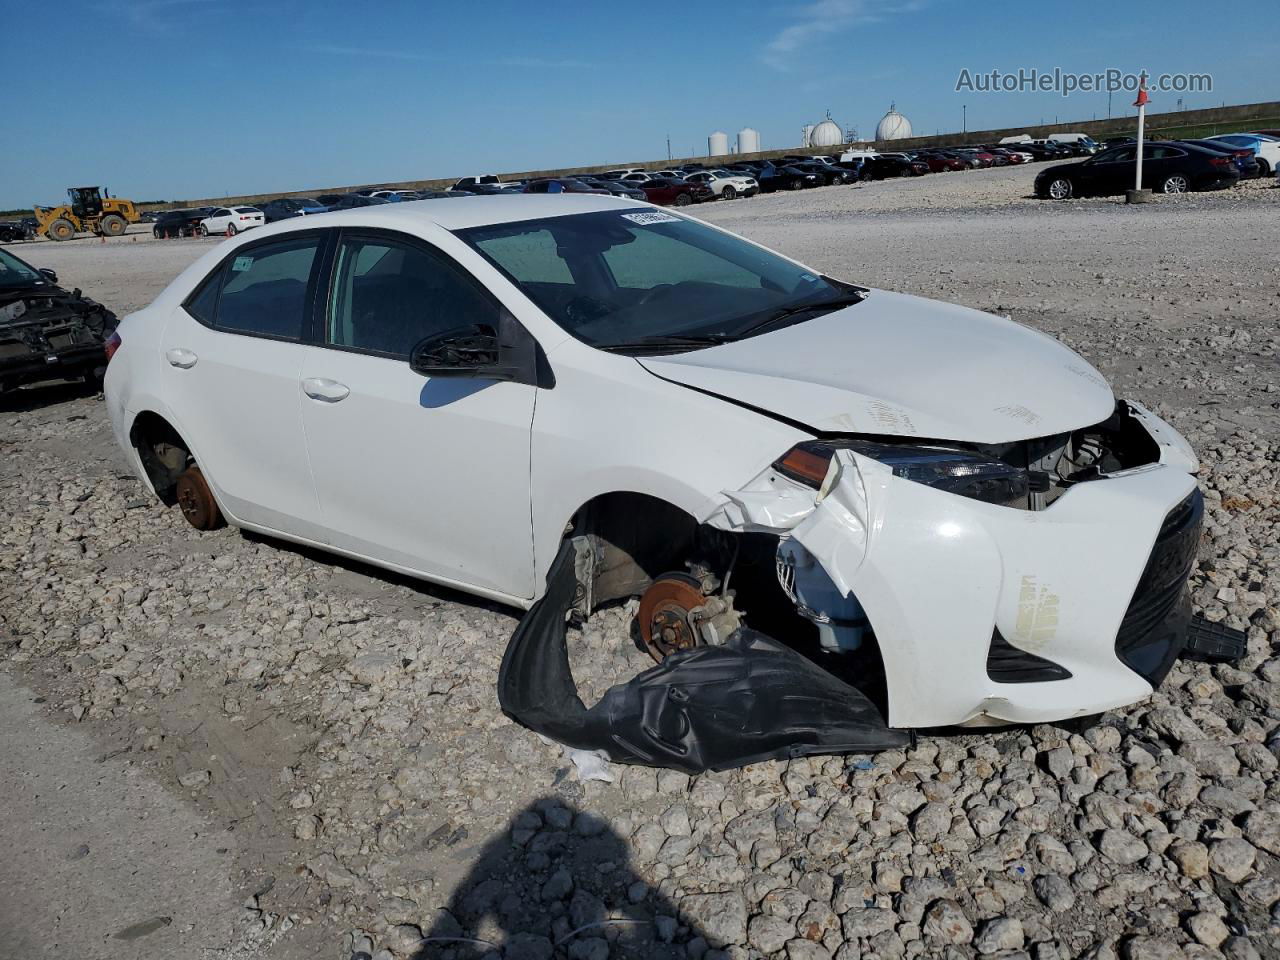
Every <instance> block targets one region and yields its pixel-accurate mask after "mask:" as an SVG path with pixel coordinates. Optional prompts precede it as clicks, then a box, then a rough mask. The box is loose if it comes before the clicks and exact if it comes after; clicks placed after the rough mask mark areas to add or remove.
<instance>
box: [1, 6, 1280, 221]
mask: <svg viewBox="0 0 1280 960" xmlns="http://www.w3.org/2000/svg"><path fill="white" fill-rule="evenodd" d="M614 9H616V10H617V12H611V11H612V10H614ZM1260 10H1261V8H1257V7H1240V8H1238V9H1237V8H1232V11H1231V12H1229V13H1227V14H1226V15H1224V16H1216V15H1212V14H1211V13H1209V12H1207V10H1206V8H1205V6H1204V4H1203V3H1202V2H1199V0H1195V2H1193V0H1165V2H1161V3H1151V2H1131V3H1115V2H1095V0H1078V2H1075V3H1072V4H1068V5H1066V6H1063V5H1061V4H1058V5H1048V6H1046V5H1044V4H1038V3H1019V4H1011V3H1005V2H997V3H991V2H975V0H815V2H801V3H794V4H785V3H755V2H748V0H742V2H736V3H728V2H720V0H707V2H704V3H702V4H700V5H685V4H682V3H672V4H661V3H658V4H653V3H650V4H635V3H629V4H624V5H618V6H617V7H616V8H615V7H614V6H613V5H611V4H600V3H583V2H580V0H579V2H576V3H561V2H552V0H548V2H543V3H540V4H537V5H533V4H527V3H525V4H521V3H508V2H501V0H496V2H495V0H488V2H473V3H456V2H455V3H448V4H444V3H435V2H395V0H387V2H380V0H368V2H365V3H363V4H358V3H351V2H344V3H330V2H327V0H312V2H303V0H258V2H243V0H92V2H77V0H54V2H46V3H44V4H32V3H30V2H29V0H0V23H3V24H4V25H5V30H4V35H5V40H6V42H5V43H4V45H3V47H4V50H5V51H6V53H5V58H6V61H7V62H8V63H9V64H11V65H12V64H15V63H16V64H17V65H18V67H17V69H16V70H7V71H6V75H5V79H4V81H3V84H4V89H5V91H6V93H7V98H6V99H7V102H8V106H9V109H8V110H7V111H6V115H7V118H8V120H9V122H8V123H6V124H5V128H6V130H7V131H8V136H6V138H5V148H4V150H3V151H0V208H8V207H19V206H25V205H28V204H30V203H31V202H32V201H40V202H50V201H55V200H57V199H59V198H60V197H62V196H63V192H64V190H65V188H66V187H67V186H70V185H73V184H83V183H97V184H102V185H105V186H107V187H109V188H110V189H111V190H112V192H113V193H117V194H119V195H121V196H129V197H133V198H134V199H139V200H149V199H182V198H194V197H204V196H218V195H225V194H237V193H249V192H265V191H274V190H281V191H283V190H290V189H304V188H311V187H325V186H337V185H358V184H364V183H376V182H382V181H393V180H407V179H422V178H427V177H437V176H454V175H457V176H462V175H465V174H469V173H473V172H488V171H505V170H519V169H533V168H538V167H551V166H565V165H576V164H589V163H605V162H614V161H616V162H624V161H635V160H645V159H653V158H658V157H661V156H662V155H663V154H664V153H665V151H666V138H667V136H668V134H669V135H670V137H671V149H672V152H673V153H674V154H675V155H676V156H686V155H689V154H690V153H700V152H705V150H706V137H707V134H708V133H710V132H711V131H712V130H715V129H721V130H725V131H727V132H728V133H730V135H732V134H734V133H735V132H736V131H737V130H738V129H740V128H741V127H743V126H748V125H749V126H752V127H755V128H756V129H758V130H759V131H760V133H761V138H762V142H763V146H764V147H766V148H769V147H786V146H793V145H795V144H796V143H797V142H798V140H799V130H800V127H801V125H802V124H804V123H806V122H814V121H816V120H819V119H821V118H822V116H823V115H824V113H825V112H826V111H827V110H830V111H831V114H832V116H833V117H834V118H835V119H836V120H837V121H838V122H839V123H840V124H841V125H842V126H845V127H857V128H858V130H859V131H861V132H863V133H864V134H870V133H871V132H872V131H873V130H874V128H875V124H876V122H877V120H878V119H879V118H880V116H881V115H882V114H883V113H884V112H885V110H886V108H887V107H888V106H889V103H890V101H896V102H897V105H898V108H899V110H901V111H902V112H903V113H904V114H906V115H907V116H908V117H909V118H910V119H911V121H912V123H913V124H914V126H915V128H916V131H917V132H921V133H932V132H934V131H935V130H943V131H946V130H958V129H959V128H960V124H961V113H962V109H961V108H962V104H963V105H967V108H968V109H967V116H968V125H969V129H980V128H988V127H997V126H1012V125H1016V124H1019V123H1035V122H1038V121H1040V120H1041V119H1042V118H1043V119H1044V120H1045V121H1048V122H1052V120H1053V118H1055V117H1058V118H1060V119H1062V120H1064V121H1065V120H1068V119H1088V118H1090V117H1092V116H1095V115H1097V116H1105V115H1106V111H1107V96H1106V94H1105V93H1090V94H1075V95H1073V96H1071V97H1069V98H1065V99H1064V98H1062V97H1061V96H1058V95H1056V94H1047V93H998V94H990V93H988V94H982V93H972V92H970V93H966V94H961V93H956V92H955V84H956V78H957V76H958V75H959V73H960V71H961V69H963V68H968V69H969V70H971V71H973V72H975V73H977V72H985V71H990V70H992V69H1000V70H1002V71H1007V72H1013V71H1016V70H1017V69H1018V68H1019V67H1036V68H1040V69H1047V70H1052V69H1053V68H1054V67H1061V68H1062V69H1064V70H1069V71H1075V72H1079V73H1084V72H1092V71H1100V70H1105V69H1106V68H1108V67H1119V68H1123V69H1133V70H1137V69H1139V68H1145V69H1148V70H1150V71H1152V72H1176V71H1187V72H1207V73H1211V74H1212V75H1213V78H1214V90H1213V92H1212V93H1211V94H1189V95H1187V96H1186V106H1187V107H1198V106H1211V105H1216V104H1220V103H1222V102H1223V101H1225V102H1227V103H1238V102H1253V101H1262V100H1274V99H1280V79H1278V77H1280V75H1278V72H1277V69H1276V67H1277V64H1278V63H1280V39H1278V38H1280V34H1278V33H1277V32H1276V31H1275V30H1273V29H1266V30H1263V29H1257V24H1254V26H1253V27H1251V26H1250V24H1251V23H1253V21H1254V20H1255V19H1256V18H1257V17H1258V16H1262V18H1263V21H1266V22H1267V23H1271V19H1270V15H1269V14H1266V13H1260V12H1259V11H1260ZM116 38H121V39H120V40H119V41H117V40H116ZM1131 99H1132V97H1126V96H1122V95H1119V94H1117V95H1116V97H1115V108H1114V109H1115V111H1116V112H1119V111H1120V110H1121V109H1122V104H1127V103H1128V101H1130V100H1131ZM1175 100H1176V96H1174V95H1166V96H1163V97H1159V96H1158V97H1157V98H1156V100H1155V102H1154V104H1153V109H1172V108H1173V106H1174V101H1175Z"/></svg>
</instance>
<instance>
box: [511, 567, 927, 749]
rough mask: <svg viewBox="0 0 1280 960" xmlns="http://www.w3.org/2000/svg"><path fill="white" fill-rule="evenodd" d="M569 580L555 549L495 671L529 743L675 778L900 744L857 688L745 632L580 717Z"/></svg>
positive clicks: (904, 737) (642, 676)
mask: <svg viewBox="0 0 1280 960" xmlns="http://www.w3.org/2000/svg"><path fill="white" fill-rule="evenodd" d="M576 586H577V581H576V579H575V575H574V553H573V547H572V544H571V543H570V542H566V543H565V544H564V545H563V546H562V547H561V549H560V552H559V553H558V554H557V555H556V559H555V561H554V562H553V563H552V565H551V570H550V571H549V573H548V574H547V592H546V594H545V595H544V596H543V597H542V599H541V600H539V601H538V602H537V603H536V604H534V605H533V607H531V608H530V610H529V612H528V613H527V614H526V615H525V617H524V619H522V620H521V621H520V624H519V626H518V627H517V628H516V631H515V633H514V634H512V637H511V642H510V643H509V644H508V646H507V651H506V654H505V656H504V657H503V660H502V668H501V670H500V671H499V673H498V701H499V703H501V705H502V710H503V712H504V713H505V714H506V715H507V716H508V717H510V718H511V719H512V720H515V721H516V722H517V723H520V724H522V725H523V726H526V727H528V728H529V729H530V730H533V731H535V732H537V733H541V734H543V735H545V736H548V737H550V738H552V739H553V740H557V741H559V742H560V743H563V744H565V745H567V746H569V747H573V748H575V749H579V750H602V751H604V752H605V754H607V755H608V757H609V758H610V759H611V760H613V761H615V762H618V763H637V764H645V765H648V766H656V767H671V768H674V769H677V770H683V771H684V772H686V773H701V772H702V771H704V770H725V769H729V768H731V767H739V766H743V765H745V764H748V763H755V762H757V761H760V760H769V759H782V758H788V757H799V756H808V755H811V754H838V753H861V752H870V751H875V750H885V749H889V748H892V747H902V746H906V745H907V744H908V743H909V742H910V734H909V733H908V732H907V731H904V730H893V729H890V728H889V727H888V726H886V724H885V722H884V719H883V718H882V717H881V715H880V712H879V710H877V709H876V707H875V705H874V704H873V703H872V702H871V701H870V700H869V699H868V698H867V697H866V696H865V695H864V694H862V693H861V692H860V691H859V690H857V689H856V688H854V687H852V686H850V685H849V684H847V683H845V682H844V681H842V680H840V679H838V678H837V677H835V676H833V675H832V674H830V673H828V672H827V671H826V670H823V669H822V668H821V667H819V666H818V665H816V664H814V663H812V662H810V661H809V660H807V659H805V658H804V657H803V656H801V655H800V654H798V653H796V652H795V651H794V650H792V649H790V648H789V647H786V646H784V645H783V644H781V643H779V642H778V641H776V640H774V639H773V638H772V637H768V636H766V635H765V634H762V633H758V632H756V631H754V630H749V629H746V628H743V629H740V630H738V631H736V632H735V633H734V634H733V635H732V636H731V637H730V638H729V640H728V642H727V643H726V644H725V645H724V646H700V647H694V648H692V649H689V650H684V651H681V652H679V653H676V654H673V655H672V656H669V657H667V658H666V659H665V660H664V661H663V662H662V663H660V664H658V665H656V666H654V667H651V668H650V669H648V670H645V671H644V672H642V673H639V674H637V675H636V676H635V677H633V678H632V679H631V680H629V681H628V682H626V683H622V684H618V685H616V686H613V687H610V688H609V689H608V690H607V691H605V694H604V696H603V697H601V699H600V702H599V703H597V704H596V705H595V706H593V707H591V708H589V709H588V708H587V707H586V706H585V705H584V704H583V703H582V699H581V698H580V697H579V696H578V690H577V686H576V685H575V684H574V682H573V675H572V673H571V672H570V668H569V653H568V647H567V646H566V642H565V638H566V630H567V623H566V614H567V613H568V610H569V608H570V606H571V605H572V603H573V598H574V593H575V589H576Z"/></svg>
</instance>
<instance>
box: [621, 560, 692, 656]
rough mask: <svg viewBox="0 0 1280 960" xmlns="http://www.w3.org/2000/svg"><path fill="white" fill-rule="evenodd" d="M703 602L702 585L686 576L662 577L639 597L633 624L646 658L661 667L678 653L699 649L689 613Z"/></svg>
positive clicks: (678, 574)
mask: <svg viewBox="0 0 1280 960" xmlns="http://www.w3.org/2000/svg"><path fill="white" fill-rule="evenodd" d="M705 602H706V597H705V596H704V595H703V593H702V585H701V583H699V581H698V580H696V579H695V578H693V577H691V576H689V575H688V574H687V573H664V574H662V575H661V576H659V577H657V578H656V579H655V580H654V581H653V583H652V584H650V586H649V589H648V590H646V591H645V592H644V593H643V594H642V595H641V597H640V609H639V611H637V613H636V620H637V621H638V622H639V625H640V637H641V639H642V640H644V645H645V649H647V650H648V651H649V656H651V657H653V659H654V660H655V661H657V662H658V663H661V662H662V661H663V660H664V659H665V658H666V657H668V656H670V655H671V654H673V653H675V652H677V651H679V650H688V649H690V648H691V647H695V646H697V645H698V643H699V640H698V635H697V633H696V632H695V630H694V628H693V626H692V625H691V624H690V623H689V611H690V610H693V609H694V608H695V607H700V606H702V605H703V604H704V603H705Z"/></svg>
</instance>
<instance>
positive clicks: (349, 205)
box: [321, 193, 390, 210]
mask: <svg viewBox="0 0 1280 960" xmlns="http://www.w3.org/2000/svg"><path fill="white" fill-rule="evenodd" d="M321 199H323V198H321ZM384 203H390V201H389V200H383V199H382V198H381V197H363V196H361V195H360V194H358V193H348V194H344V195H343V196H340V197H338V198H337V199H335V200H334V201H333V203H326V204H325V209H327V210H354V209H355V208H356V207H377V206H381V205H382V204H384Z"/></svg>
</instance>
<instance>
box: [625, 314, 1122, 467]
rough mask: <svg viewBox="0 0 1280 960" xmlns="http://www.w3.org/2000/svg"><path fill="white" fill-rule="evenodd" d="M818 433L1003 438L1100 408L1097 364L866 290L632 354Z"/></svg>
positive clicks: (1104, 401) (1079, 423)
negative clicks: (664, 351) (700, 340)
mask: <svg viewBox="0 0 1280 960" xmlns="http://www.w3.org/2000/svg"><path fill="white" fill-rule="evenodd" d="M639 362H640V363H641V364H643V365H644V367H645V368H646V369H647V370H649V371H650V372H651V373H653V374H655V375H657V376H659V377H662V378H664V379H666V380H671V381H674V382H676V383H680V384H684V385H686V386H690V387H695V388H697V389H699V390H703V391H706V392H708V393H713V394H717V395H719V396H722V397H725V398H726V399H729V400H734V401H737V402H739V403H743V404H746V405H749V406H752V407H756V408H758V409H760V410H763V411H766V412H768V413H772V414H776V415H778V416H782V417H786V418H787V419H789V420H793V421H796V422H798V423H803V424H805V425H806V426H808V427H810V428H812V429H813V430H815V431H817V432H823V433H865V434H885V435H892V436H901V437H920V438H925V439H932V440H956V441H967V442H970V443H1009V442H1012V441H1015V440H1026V439H1030V438H1033V437H1045V436H1050V435H1052V434H1055V433H1066V432H1068V431H1070V430H1075V429H1078V428H1080V427H1085V426H1090V425H1091V424H1094V423H1099V422H1100V421H1102V420H1105V419H1106V418H1107V417H1108V416H1110V415H1111V413H1112V411H1113V410H1114V408H1115V397H1114V396H1113V395H1112V393H1111V388H1110V387H1109V386H1108V385H1107V381H1106V380H1105V379H1104V378H1103V376H1102V374H1100V373H1098V371H1097V370H1095V369H1094V368H1093V367H1092V366H1090V365H1089V363H1088V362H1086V361H1085V360H1084V359H1083V358H1081V357H1080V356H1079V355H1078V354H1076V353H1074V352H1073V351H1071V350H1069V349H1067V348H1066V347H1064V346H1063V345H1062V344H1060V343H1058V341H1056V340H1054V339H1053V338H1051V337H1048V336H1046V335H1044V334H1042V333H1039V332H1037V331H1035V330H1031V329H1030V328H1028V327H1023V326H1021V325H1019V324H1016V323H1013V322H1012V321H1009V320H1004V319H1002V318H1000V317H996V316H993V315H991V314H989V313H982V312H980V311H978V310H970V309H969V308H967V307H960V306H956V305H954V304H949V303H942V302H939V301H936V300H926V299H924V298H923V297H912V296H907V295H905V294H900V293H888V292H886V291H883V290H873V291H871V293H870V295H869V296H868V297H867V299H866V300H864V301H863V302H862V303H859V304H857V305H855V306H852V307H846V308H845V309H843V310H838V311H836V312H834V313H829V314H824V315H821V316H818V317H815V318H814V319H812V320H808V321H805V322H803V323H798V324H794V325H792V326H789V327H784V328H782V329H780V330H775V331H773V332H770V333H766V334H762V335H760V336H757V337H751V338H750V339H747V340H740V341H738V342H736V343H726V344H723V345H721V346H715V347H709V348H707V349H703V350H694V351H691V352H689V353H682V354H676V355H674V356H667V357H643V358H640V361H639Z"/></svg>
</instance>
